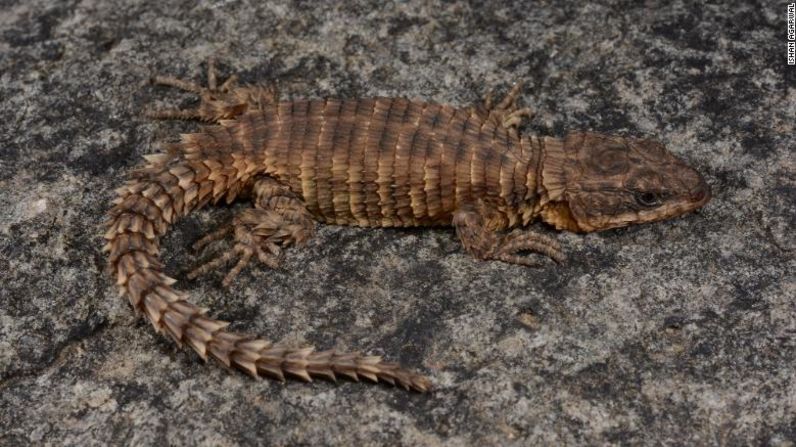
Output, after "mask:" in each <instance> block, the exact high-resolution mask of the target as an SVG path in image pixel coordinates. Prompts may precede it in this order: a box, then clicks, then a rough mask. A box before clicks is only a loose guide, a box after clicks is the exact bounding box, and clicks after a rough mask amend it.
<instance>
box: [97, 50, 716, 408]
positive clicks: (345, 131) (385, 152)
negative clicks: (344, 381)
mask: <svg viewBox="0 0 796 447" xmlns="http://www.w3.org/2000/svg"><path fill="white" fill-rule="evenodd" d="M209 65H210V67H209V74H208V81H209V87H208V88H202V87H200V86H198V85H195V84H192V83H190V82H186V81H180V80H177V79H173V78H163V77H158V78H155V82H157V83H161V84H166V85H171V86H175V87H178V88H182V89H184V90H188V91H192V92H195V93H198V94H199V95H201V98H202V102H201V104H200V106H199V107H198V108H196V109H194V110H187V111H186V110H167V111H158V112H152V113H150V116H152V117H154V118H165V119H172V118H176V119H199V120H202V121H205V122H211V123H215V125H211V126H207V127H204V128H203V129H202V130H201V131H200V132H198V133H194V134H188V135H183V136H182V141H181V142H179V143H176V144H172V145H170V146H169V147H168V150H167V151H166V153H162V154H156V155H150V156H147V157H146V158H147V164H146V165H145V166H144V167H142V168H140V169H139V170H137V171H135V172H134V173H133V174H132V176H131V177H132V178H131V180H129V181H128V182H127V183H126V184H125V186H123V187H121V188H120V189H119V190H118V191H117V192H118V197H117V199H116V200H115V202H114V203H115V205H114V207H113V208H112V209H111V210H110V212H109V215H110V220H109V224H108V231H107V233H106V235H105V238H106V239H107V241H108V243H107V245H106V250H107V251H108V252H109V253H110V255H109V265H110V269H111V271H112V272H113V273H114V274H115V275H116V280H117V281H116V282H117V284H118V286H119V288H120V291H121V293H122V294H123V295H126V296H128V298H129V300H130V303H131V304H132V306H133V308H135V309H136V310H139V311H141V312H142V313H144V315H146V317H147V318H148V319H149V321H150V322H151V323H152V324H153V326H154V327H155V330H156V331H158V332H165V333H167V334H169V335H170V336H171V337H172V338H173V339H174V340H175V341H176V342H177V343H179V344H188V345H189V346H191V347H192V348H193V349H194V350H195V351H196V352H197V353H199V355H200V356H201V357H202V358H204V359H206V358H207V357H208V356H212V357H214V358H216V359H218V360H219V361H221V362H222V363H224V364H225V365H226V366H228V367H236V368H238V369H241V370H243V371H245V372H247V373H249V374H251V375H253V376H270V377H274V378H277V379H280V380H283V379H284V378H285V376H292V377H297V378H300V379H303V380H307V381H309V380H311V377H324V378H328V379H332V380H335V379H336V377H337V376H339V375H343V376H346V377H349V378H351V379H354V380H358V379H359V378H360V377H364V378H366V379H370V380H372V381H384V382H388V383H392V384H396V385H399V386H402V387H404V388H406V389H412V390H416V391H420V392H425V391H427V390H429V389H430V382H429V380H428V379H427V378H425V377H423V376H422V375H419V374H416V373H413V372H410V371H407V370H405V369H403V368H401V367H399V366H398V365H396V364H393V363H386V362H383V361H382V360H381V358H379V357H376V356H363V355H360V354H358V353H351V354H348V353H338V352H336V351H334V350H330V351H323V352H315V351H314V350H313V349H312V348H299V349H291V348H286V347H284V346H280V345H274V344H272V343H270V342H267V341H265V340H260V339H257V338H256V337H252V336H248V335H241V334H235V333H232V332H229V331H227V330H226V326H227V323H225V322H222V321H219V320H215V319H213V318H210V317H208V316H207V315H206V311H205V310H203V309H200V308H198V307H197V306H195V305H194V304H191V303H190V302H189V301H188V300H187V296H186V294H185V293H184V292H180V291H178V290H176V289H174V288H173V287H172V285H173V283H174V282H175V280H173V279H171V278H169V277H167V276H166V275H164V274H163V272H162V268H163V266H162V264H161V263H160V261H159V248H160V245H159V241H160V237H161V236H162V235H163V234H164V233H165V232H166V231H167V229H168V227H169V226H170V225H171V224H173V223H175V222H176V221H177V220H178V219H179V218H181V217H183V216H185V215H187V214H188V213H190V212H191V211H193V210H196V209H199V208H201V207H203V206H204V205H206V204H208V203H211V202H212V203H216V202H218V201H220V200H222V199H224V200H226V201H227V202H232V201H234V200H235V199H236V198H237V197H239V196H248V197H251V198H252V199H253V205H254V206H253V208H252V209H248V210H244V211H242V212H240V213H239V214H238V215H237V216H236V217H235V220H234V222H233V224H232V225H231V226H228V227H223V228H221V229H220V230H219V231H217V232H214V233H212V234H210V235H208V236H207V237H206V238H204V239H203V240H201V241H199V242H198V243H197V246H198V247H202V246H205V245H207V244H208V243H209V242H212V241H214V240H217V239H221V238H224V237H226V236H227V235H229V234H231V235H232V238H233V240H234V244H233V245H232V248H231V249H230V250H229V251H227V252H226V253H224V254H222V255H221V256H219V257H218V258H216V259H215V260H213V261H211V262H209V263H208V264H205V265H204V266H200V267H199V268H197V269H196V270H194V271H193V272H192V273H191V274H189V277H195V276H198V275H201V274H204V273H206V272H208V271H211V270H213V269H215V268H217V267H219V266H221V265H223V264H225V263H227V262H229V261H231V260H234V259H237V263H236V264H235V266H234V267H233V268H232V269H231V270H230V272H229V274H228V275H227V276H226V277H225V279H224V283H225V284H226V285H229V284H230V283H231V282H232V280H233V279H234V277H235V276H236V275H237V274H238V273H239V272H240V271H241V270H242V269H243V268H244V267H245V266H246V265H247V264H248V262H249V261H250V259H251V258H253V257H257V259H259V260H260V261H261V262H263V263H265V264H266V265H268V266H270V267H274V266H276V265H277V264H278V262H279V255H280V253H281V250H282V248H284V247H287V246H290V245H293V244H301V243H303V242H305V241H306V240H307V239H309V238H310V237H312V234H313V230H314V221H320V222H324V223H329V224H337V225H358V226H363V227H394V226H404V227H405V226H454V227H455V229H456V233H457V234H458V235H459V237H460V239H461V240H462V243H463V245H464V248H465V249H466V250H467V251H468V252H470V253H472V254H473V255H474V256H476V257H477V258H479V259H494V260H501V261H504V262H511V263H517V264H523V265H534V264H535V260H534V259H533V258H530V257H527V256H520V255H519V252H521V251H533V252H538V253H541V254H544V255H546V256H549V257H551V258H553V259H554V260H556V261H559V262H562V261H563V260H564V255H563V253H562V251H561V248H560V247H559V245H558V243H557V242H556V241H555V239H553V238H552V237H550V236H547V235H544V234H541V233H538V232H534V231H531V230H528V229H522V230H520V229H518V230H515V231H513V232H508V231H507V230H510V229H512V228H517V227H524V226H526V225H528V224H529V223H530V222H531V221H533V220H534V219H535V218H537V217H539V218H541V219H542V220H543V221H545V222H547V223H549V224H551V225H553V226H555V227H556V228H558V229H565V230H570V231H581V232H585V231H596V230H602V229H607V228H615V227H619V226H625V225H629V224H633V223H639V222H648V221H653V220H661V219H666V218H670V217H674V216H677V215H680V214H683V213H686V212H688V211H691V210H693V209H696V208H698V207H700V206H702V205H704V204H705V203H706V202H707V201H708V200H709V197H710V191H709V189H708V187H707V185H706V184H705V182H704V181H703V180H702V178H701V177H700V175H699V174H698V173H697V172H696V171H694V170H693V169H691V168H689V167H688V166H686V165H685V164H683V163H682V162H681V161H679V160H678V159H677V158H675V157H674V156H673V155H671V154H670V153H669V152H667V151H666V150H665V149H664V148H663V146H661V145H660V144H659V143H656V142H654V141H651V140H639V139H631V138H622V137H610V136H604V135H599V134H594V133H586V132H574V133H571V134H569V135H568V136H567V137H566V138H564V139H555V138H549V137H545V138H537V137H528V136H520V135H519V134H518V133H517V130H516V127H517V125H518V124H519V123H520V122H521V119H522V117H523V116H527V115H529V114H530V112H529V110H528V109H518V108H517V107H516V105H515V98H516V95H517V93H518V92H519V86H517V87H515V89H513V90H512V92H510V93H509V95H507V97H506V98H505V99H504V100H503V101H501V102H500V103H499V104H495V105H493V104H491V101H489V100H488V101H487V102H486V103H485V104H484V105H482V106H478V107H469V108H454V107H450V106H444V105H439V104H433V103H425V102H417V101H409V100H406V99H401V98H372V99H358V100H333V99H327V100H313V101H292V102H284V101H283V102H280V101H278V98H277V95H276V93H275V92H274V91H273V90H272V89H269V88H264V87H260V86H242V87H238V86H237V85H236V83H235V81H234V78H232V79H230V80H228V81H227V82H225V83H224V84H223V85H222V86H220V87H218V86H216V77H215V72H214V71H213V68H212V64H209Z"/></svg>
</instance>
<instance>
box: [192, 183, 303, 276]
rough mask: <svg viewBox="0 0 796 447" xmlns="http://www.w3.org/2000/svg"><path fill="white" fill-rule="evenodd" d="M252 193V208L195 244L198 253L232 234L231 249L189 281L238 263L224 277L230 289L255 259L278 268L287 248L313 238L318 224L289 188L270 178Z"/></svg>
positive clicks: (202, 266)
mask: <svg viewBox="0 0 796 447" xmlns="http://www.w3.org/2000/svg"><path fill="white" fill-rule="evenodd" d="M252 192H253V196H254V207H253V208H249V209H244V210H242V211H240V212H238V213H237V214H236V215H235V217H234V219H233V221H232V223H231V224H228V225H225V226H223V227H221V228H220V229H219V230H217V231H214V232H212V233H210V234H208V235H207V236H205V237H204V238H202V239H200V240H199V241H198V242H196V244H194V249H197V250H199V249H202V248H204V247H206V246H207V245H209V244H210V243H211V242H214V241H217V240H220V239H223V238H225V237H227V236H228V235H229V234H230V233H231V234H232V236H233V240H234V243H233V244H232V247H231V248H230V249H228V250H226V251H224V252H223V253H221V254H220V255H218V256H216V257H215V258H214V259H212V260H211V261H209V262H207V263H205V264H203V265H201V266H199V267H198V268H196V269H194V270H193V271H191V272H190V273H189V274H188V277H189V278H191V279H193V278H196V277H198V276H200V275H203V274H205V273H208V272H210V271H212V270H215V269H216V268H218V267H221V266H222V265H225V264H227V263H229V262H230V261H231V260H233V259H237V260H238V261H237V263H236V264H235V266H234V267H232V269H231V270H230V271H229V272H228V273H227V275H226V276H225V277H224V281H223V284H224V285H225V286H229V285H230V284H231V283H232V281H233V280H234V279H235V277H236V276H237V275H238V274H239V273H240V272H241V271H242V270H243V269H244V268H245V267H246V266H247V265H248V264H249V262H250V261H251V259H252V258H253V257H255V256H256V257H257V259H258V260H259V261H260V262H262V263H263V264H265V265H267V266H268V267H271V268H276V267H278V266H279V261H280V257H281V253H282V250H283V249H284V248H285V247H288V246H290V245H300V244H303V243H305V242H306V241H307V240H309V239H310V238H311V237H312V235H313V234H314V231H315V222H314V221H313V219H312V216H311V215H310V213H309V211H307V208H306V206H305V205H304V202H303V201H302V200H301V199H300V198H299V197H298V196H296V195H295V194H294V193H293V192H292V191H291V190H290V189H289V188H288V187H287V186H285V185H283V184H282V183H279V182H278V181H276V180H274V179H272V178H270V177H262V178H260V179H258V180H256V181H255V183H254V186H253V188H252Z"/></svg>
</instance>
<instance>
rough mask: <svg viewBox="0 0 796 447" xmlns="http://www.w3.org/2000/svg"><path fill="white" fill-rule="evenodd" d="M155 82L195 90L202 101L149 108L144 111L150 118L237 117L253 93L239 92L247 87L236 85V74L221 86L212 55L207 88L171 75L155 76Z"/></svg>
mask: <svg viewBox="0 0 796 447" xmlns="http://www.w3.org/2000/svg"><path fill="white" fill-rule="evenodd" d="M152 83H154V84H158V85H165V86H169V87H175V88H178V89H180V90H184V91H187V92H191V93H195V94H197V95H199V97H200V100H201V102H200V103H199V106H197V107H195V108H192V109H185V110H181V109H176V108H170V109H159V110H149V111H146V112H145V115H146V116H147V117H148V118H153V119H178V120H189V119H196V120H200V121H205V122H218V121H219V120H222V119H231V118H235V117H236V116H238V115H240V114H242V113H243V112H245V111H246V109H247V107H248V105H249V104H248V102H247V100H246V96H250V95H246V94H242V93H243V92H239V90H246V89H241V88H239V87H238V86H237V76H235V75H232V76H230V77H229V78H228V79H227V80H226V81H224V83H222V84H221V86H218V76H217V74H216V69H215V61H214V59H212V58H210V59H209V60H208V62H207V87H203V86H201V85H199V84H197V83H195V82H191V81H186V80H183V79H178V78H175V77H171V76H154V77H152Z"/></svg>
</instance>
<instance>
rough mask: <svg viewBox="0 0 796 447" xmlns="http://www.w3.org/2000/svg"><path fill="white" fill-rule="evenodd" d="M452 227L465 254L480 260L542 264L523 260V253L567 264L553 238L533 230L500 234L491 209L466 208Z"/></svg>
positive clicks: (454, 219) (532, 265) (455, 218)
mask: <svg viewBox="0 0 796 447" xmlns="http://www.w3.org/2000/svg"><path fill="white" fill-rule="evenodd" d="M452 223H453V226H454V227H455V228H456V234H457V235H458V236H459V239H461V241H462V245H464V248H465V250H467V251H468V252H469V253H470V254H472V255H473V256H475V257H476V258H478V259H484V260H486V259H494V260H496V261H503V262H508V263H511V264H519V265H525V266H529V267H534V266H538V265H540V263H539V262H538V261H537V260H536V259H533V258H529V257H526V256H522V255H521V253H522V252H534V253H539V254H543V255H546V256H548V257H550V258H552V259H553V260H554V261H556V262H559V263H561V262H564V260H565V256H564V252H563V251H562V250H561V245H560V244H559V243H558V241H556V240H555V239H553V238H552V237H550V236H546V235H544V234H541V233H537V232H534V231H531V230H517V231H514V232H512V233H509V234H501V233H499V232H498V231H495V229H493V228H491V227H499V225H497V223H499V219H496V217H495V216H491V217H490V213H489V209H483V208H482V209H478V208H477V207H473V206H469V207H468V206H463V207H462V209H460V210H459V211H457V212H456V213H454V215H453V222H452Z"/></svg>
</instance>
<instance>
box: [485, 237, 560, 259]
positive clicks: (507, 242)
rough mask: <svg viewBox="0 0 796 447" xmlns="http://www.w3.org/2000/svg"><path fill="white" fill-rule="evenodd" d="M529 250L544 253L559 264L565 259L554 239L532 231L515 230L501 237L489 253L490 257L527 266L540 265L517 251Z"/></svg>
mask: <svg viewBox="0 0 796 447" xmlns="http://www.w3.org/2000/svg"><path fill="white" fill-rule="evenodd" d="M523 251H531V252H535V253H540V254H543V255H546V256H548V257H550V258H551V259H553V260H554V261H556V262H558V263H559V264H560V263H562V262H564V261H565V260H566V256H564V252H563V251H562V250H561V245H560V244H559V243H558V241H556V240H555V239H553V238H551V237H549V236H545V235H544V234H540V233H535V232H532V231H515V232H513V233H510V234H508V235H507V236H505V237H504V238H503V241H502V243H501V244H500V246H499V247H498V248H497V249H496V250H495V251H494V252H493V253H491V254H490V256H489V257H490V258H491V259H495V260H498V261H503V262H508V263H510V264H519V265H525V266H529V267H535V266H538V265H540V264H539V262H538V261H536V260H534V259H530V258H527V257H525V256H521V255H520V254H519V253H520V252H523Z"/></svg>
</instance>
